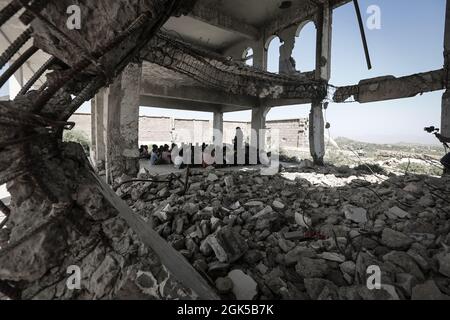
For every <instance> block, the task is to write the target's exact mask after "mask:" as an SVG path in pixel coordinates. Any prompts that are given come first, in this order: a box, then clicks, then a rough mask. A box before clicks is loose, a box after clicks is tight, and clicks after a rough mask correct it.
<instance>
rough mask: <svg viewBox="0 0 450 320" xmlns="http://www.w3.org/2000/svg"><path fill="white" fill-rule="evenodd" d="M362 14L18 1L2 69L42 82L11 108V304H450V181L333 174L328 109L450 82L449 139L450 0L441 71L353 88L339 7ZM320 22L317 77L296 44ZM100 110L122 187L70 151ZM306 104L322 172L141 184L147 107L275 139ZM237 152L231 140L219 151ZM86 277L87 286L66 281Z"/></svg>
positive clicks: (0, 275) (316, 1)
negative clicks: (337, 52) (247, 118)
mask: <svg viewBox="0 0 450 320" xmlns="http://www.w3.org/2000/svg"><path fill="white" fill-rule="evenodd" d="M351 2H352V1H350V0H296V1H279V0H246V1H241V0H226V1H220V0H146V1H140V0H120V1H119V0H117V1H116V0H95V1H94V0H91V1H81V0H10V1H1V2H0V3H1V5H2V9H1V11H0V25H2V30H4V31H2V32H3V34H4V35H5V34H6V36H5V38H7V39H10V40H9V41H10V45H9V46H8V48H6V50H4V52H3V54H2V55H1V57H0V64H1V66H2V67H3V66H6V65H7V64H8V67H7V69H6V71H5V72H4V73H3V74H2V75H1V76H0V85H1V86H3V85H4V84H5V83H6V82H7V81H8V79H9V78H10V77H12V76H13V75H15V74H17V73H18V72H20V74H21V75H22V78H24V79H22V80H23V86H22V89H21V90H20V92H19V93H18V95H17V97H15V98H14V100H10V101H2V102H0V185H2V184H4V183H7V188H8V191H9V193H10V194H11V201H10V203H8V204H5V203H3V202H0V205H1V207H0V211H2V212H3V214H4V216H5V217H6V218H5V219H4V220H3V222H0V225H1V228H0V248H1V249H0V293H1V294H2V295H3V296H4V297H8V298H10V299H129V298H136V299H197V298H200V299H219V298H222V299H236V298H237V299H249V300H251V299H329V298H332V299H403V298H404V299H410V298H413V299H420V298H433V299H441V298H442V299H444V298H446V297H448V296H450V278H449V277H450V253H449V252H448V249H447V248H448V246H449V245H450V237H449V236H448V233H449V230H450V223H449V219H450V216H449V212H450V207H449V200H448V199H449V197H448V195H449V194H450V189H449V188H450V185H449V183H448V178H442V179H438V178H432V177H425V178H424V177H415V176H404V177H384V178H382V179H383V181H382V182H381V183H380V182H378V183H377V180H370V179H368V178H367V179H364V178H357V177H356V175H357V174H358V173H357V172H355V171H353V170H352V169H348V168H338V169H331V168H328V167H324V166H323V165H324V156H325V140H324V132H325V122H324V116H323V109H324V108H325V107H326V105H327V101H330V100H333V101H334V102H345V101H347V100H348V99H351V98H353V99H354V100H355V101H357V102H360V103H365V102H372V101H383V100H389V99H399V98H404V97H413V96H415V95H417V94H419V93H424V92H430V91H437V90H442V89H445V90H446V92H445V94H444V96H443V99H442V123H441V130H442V134H443V135H446V136H450V99H449V97H448V96H449V93H448V91H447V90H448V80H449V72H448V71H449V62H450V60H449V52H450V51H449V50H450V5H448V7H447V10H446V24H445V25H446V32H445V39H444V40H445V41H444V43H445V44H444V48H443V52H444V56H445V65H444V66H443V67H442V69H440V70H436V71H431V72H427V73H423V74H415V75H410V76H406V77H403V78H395V77H392V76H386V77H381V78H375V79H368V80H363V81H361V82H360V83H359V84H357V85H349V86H346V87H339V88H335V87H333V86H331V84H329V80H330V76H331V70H332V68H331V67H332V60H331V44H332V22H333V10H335V9H336V8H337V7H339V6H343V5H351ZM353 3H354V4H355V5H356V7H357V1H353ZM71 6H75V7H77V8H79V9H80V11H79V13H80V21H81V27H80V28H69V25H68V16H69V15H68V14H67V12H68V8H69V7H71ZM74 12H76V10H75V11H74ZM308 21H313V22H314V24H315V26H316V29H317V39H316V56H317V58H316V68H315V70H314V71H313V72H307V73H301V72H298V71H297V70H296V69H295V61H294V60H293V58H292V52H293V47H294V43H295V37H296V35H297V34H298V30H299V28H301V27H302V26H304V25H305V23H306V22H308ZM8 26H9V27H8ZM18 30H19V31H18ZM168 30H170V32H169V31H168ZM8 32H9V33H8ZM13 35H15V36H14V37H13ZM274 35H277V36H278V37H279V38H280V39H281V41H282V46H281V47H280V60H279V69H280V72H279V74H273V73H269V72H268V71H267V51H268V43H269V42H270V40H271V39H272V38H273V36H274ZM250 49H251V50H250ZM249 52H252V54H251V55H249ZM44 53H45V54H44ZM42 56H48V60H47V61H43V62H42V64H41V65H39V66H38V67H37V68H35V66H34V64H35V61H37V60H39V59H37V60H33V59H34V58H35V57H42ZM249 59H252V60H253V66H249V65H247V64H246V63H245V62H246V61H247V60H249ZM30 61H34V62H30ZM30 65H31V67H30ZM33 71H34V72H33ZM86 101H92V142H93V148H92V149H93V160H94V161H93V163H94V164H95V165H99V167H102V166H104V168H105V169H106V174H107V181H108V182H109V184H110V185H108V184H107V183H106V182H105V180H104V179H103V178H100V177H99V176H98V175H97V173H96V170H97V169H98V168H94V166H92V164H91V163H90V162H89V160H88V159H87V158H86V156H85V154H84V151H83V150H82V148H81V146H79V145H78V144H75V143H65V142H63V141H62V134H63V132H64V131H65V130H71V129H72V128H73V125H74V124H73V123H71V122H69V121H68V120H69V118H70V116H71V115H72V114H73V113H74V112H76V110H78V109H79V107H80V106H81V105H82V104H83V103H85V102H86ZM297 104H311V112H310V119H309V126H310V130H309V145H310V149H311V155H312V158H313V159H314V163H315V165H316V166H308V167H307V168H303V169H304V171H305V172H296V173H292V172H285V173H284V175H283V174H278V175H275V176H268V177H267V176H264V177H261V176H258V175H257V174H255V173H251V172H250V173H249V172H240V171H236V172H227V171H220V170H214V169H208V170H207V171H205V170H203V171H202V170H199V171H195V170H192V171H191V170H190V169H189V168H188V169H186V172H185V173H183V174H170V175H167V176H164V177H161V176H153V175H151V174H149V173H147V172H146V173H142V172H141V173H139V154H138V151H137V150H138V149H137V148H138V139H139V138H138V137H139V107H140V106H159V107H162V108H173V109H183V110H194V111H204V112H211V113H214V121H213V127H214V129H216V131H215V132H223V126H224V121H223V115H224V113H227V112H233V111H240V110H251V111H252V120H251V128H252V129H255V130H259V129H264V128H265V127H266V115H267V113H268V111H269V110H270V109H271V108H273V107H277V106H286V105H297ZM257 138H258V137H256V139H257ZM259 138H260V139H261V137H259ZM223 142H224V141H223V138H222V136H221V135H220V134H218V135H217V136H215V137H214V144H215V145H216V146H218V147H219V146H222V145H223ZM333 170H334V171H333ZM311 174H315V175H317V176H316V178H314V179H316V180H314V181H313V182H311V181H310V180H308V179H307V178H308V177H310V175H311ZM290 177H291V178H292V177H293V179H289V178H290ZM317 177H318V178H317ZM136 178H138V179H136ZM330 179H331V182H330ZM373 265H377V266H379V267H380V270H381V273H382V277H381V280H382V288H379V289H378V290H369V289H368V288H367V287H366V280H367V277H368V274H367V268H368V267H369V266H373ZM73 266H75V267H76V268H78V269H77V270H79V271H80V273H81V280H80V281H81V287H80V288H75V289H74V288H71V287H70V286H69V285H68V274H67V270H68V268H71V267H73Z"/></svg>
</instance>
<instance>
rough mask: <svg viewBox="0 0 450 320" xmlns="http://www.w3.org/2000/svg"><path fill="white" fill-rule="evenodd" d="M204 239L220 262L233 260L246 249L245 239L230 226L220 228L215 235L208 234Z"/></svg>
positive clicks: (238, 257)
mask: <svg viewBox="0 0 450 320" xmlns="http://www.w3.org/2000/svg"><path fill="white" fill-rule="evenodd" d="M206 241H207V243H208V244H209V245H210V246H211V248H212V250H213V251H214V253H215V255H216V258H217V259H218V260H219V261H220V262H228V263H232V262H235V261H236V260H238V259H240V258H241V257H242V256H243V255H244V254H245V253H246V252H247V250H248V245H247V243H246V242H245V240H244V239H243V238H242V237H241V235H240V234H239V233H237V232H236V231H234V230H233V229H232V228H231V227H225V228H223V229H220V230H219V231H218V232H217V233H216V234H215V235H210V236H209V237H208V238H207V239H206Z"/></svg>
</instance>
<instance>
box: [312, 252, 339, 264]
mask: <svg viewBox="0 0 450 320" xmlns="http://www.w3.org/2000/svg"><path fill="white" fill-rule="evenodd" d="M318 257H319V258H322V259H324V260H328V261H334V262H338V263H343V262H344V261H345V257H344V256H343V255H342V254H339V253H335V252H323V253H321V254H319V255H318Z"/></svg>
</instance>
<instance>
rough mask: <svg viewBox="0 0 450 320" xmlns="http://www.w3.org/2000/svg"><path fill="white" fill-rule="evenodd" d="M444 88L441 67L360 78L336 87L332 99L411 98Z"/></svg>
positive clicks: (373, 99)
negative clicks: (349, 84) (400, 74)
mask: <svg viewBox="0 0 450 320" xmlns="http://www.w3.org/2000/svg"><path fill="white" fill-rule="evenodd" d="M444 88H445V72H444V70H443V69H440V70H435V71H429V72H424V73H417V74H414V75H410V76H405V77H401V78H396V77H394V76H385V77H379V78H373V79H367V80H361V81H360V82H359V84H358V85H354V86H345V87H339V88H337V90H336V92H335V93H334V97H333V101H334V102H337V103H341V102H346V101H347V100H348V99H349V98H351V97H352V96H353V97H354V99H355V101H357V102H359V103H367V102H376V101H385V100H393V99H402V98H411V97H414V96H416V95H418V94H422V93H425V92H432V91H438V90H442V89H444Z"/></svg>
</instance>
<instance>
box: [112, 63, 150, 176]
mask: <svg viewBox="0 0 450 320" xmlns="http://www.w3.org/2000/svg"><path fill="white" fill-rule="evenodd" d="M141 74H142V65H141V64H136V63H132V64H129V65H128V66H127V67H126V68H125V70H124V71H123V72H122V74H121V75H120V76H119V77H118V78H117V79H116V80H115V81H114V83H113V84H112V85H111V86H110V87H109V89H108V91H107V94H106V95H105V101H104V103H105V105H107V110H106V111H105V120H106V170H107V178H108V182H110V183H112V182H114V180H115V179H117V178H120V176H122V175H123V174H127V175H129V176H136V175H137V173H138V172H139V150H138V149H139V106H140V104H139V101H140V84H141Z"/></svg>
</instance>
